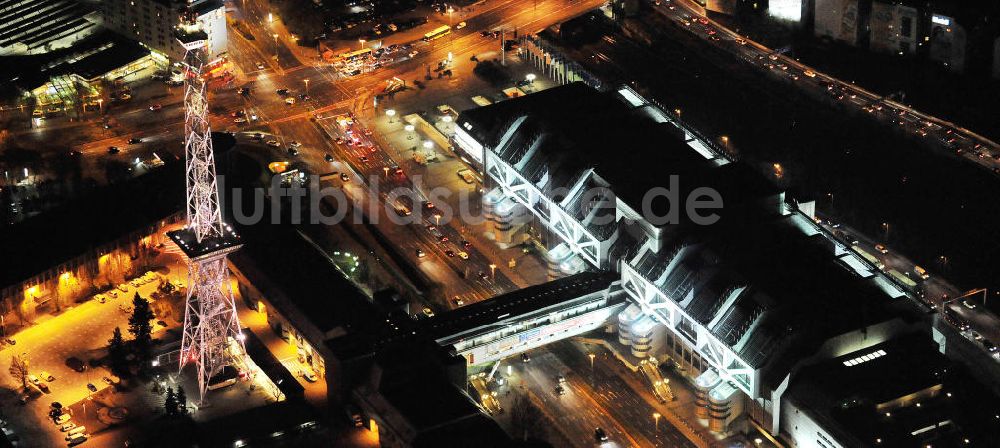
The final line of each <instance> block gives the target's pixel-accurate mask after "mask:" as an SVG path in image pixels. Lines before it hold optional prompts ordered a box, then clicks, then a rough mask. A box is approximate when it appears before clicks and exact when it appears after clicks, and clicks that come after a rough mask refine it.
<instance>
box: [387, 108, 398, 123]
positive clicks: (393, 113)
mask: <svg viewBox="0 0 1000 448" xmlns="http://www.w3.org/2000/svg"><path fill="white" fill-rule="evenodd" d="M385 116H387V117H389V124H392V123H393V121H392V119H393V117H395V116H396V109H387V110H386V111H385Z"/></svg>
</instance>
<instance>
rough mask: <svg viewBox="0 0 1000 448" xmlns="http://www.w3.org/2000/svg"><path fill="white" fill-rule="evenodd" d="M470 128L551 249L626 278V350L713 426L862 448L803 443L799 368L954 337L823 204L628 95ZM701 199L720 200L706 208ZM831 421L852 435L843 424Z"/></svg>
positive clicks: (512, 107)
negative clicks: (664, 374)
mask: <svg viewBox="0 0 1000 448" xmlns="http://www.w3.org/2000/svg"><path fill="white" fill-rule="evenodd" d="M458 125H459V126H460V127H461V128H462V129H464V130H465V131H464V132H467V133H468V137H469V138H468V139H462V140H458V143H459V144H460V145H462V144H467V143H468V141H467V140H473V141H475V142H476V143H477V144H476V145H468V147H466V148H463V149H464V150H465V151H468V152H473V151H478V150H479V148H483V149H482V156H481V159H482V160H483V161H484V172H485V173H486V175H487V181H486V183H485V185H486V187H487V188H488V189H492V191H491V193H492V194H495V195H503V196H505V197H508V198H511V199H512V200H514V201H516V202H518V203H519V204H520V205H521V206H522V207H524V208H525V209H526V210H527V211H529V212H530V215H531V216H532V217H533V219H534V220H535V221H536V222H537V223H539V224H540V225H542V226H544V227H546V228H548V229H549V230H550V231H551V232H552V233H553V235H554V236H555V237H557V239H558V240H560V241H561V242H560V243H559V244H557V245H555V249H554V250H566V251H568V252H571V253H572V257H573V258H576V259H579V260H581V261H583V262H585V263H587V264H589V265H590V266H591V268H593V269H599V270H604V271H613V272H617V273H618V275H619V276H620V279H619V280H618V281H617V282H615V283H614V284H613V285H612V288H620V289H621V290H622V291H624V292H625V294H626V295H627V298H628V301H629V302H631V305H630V306H629V307H628V308H626V309H625V311H622V312H620V313H617V314H616V316H617V323H618V331H619V337H618V340H619V342H621V343H622V344H623V345H625V346H627V347H628V349H629V350H630V352H631V353H630V354H631V355H633V356H636V357H643V356H646V355H651V356H654V357H655V359H658V360H670V364H671V365H674V366H676V367H677V368H678V369H679V370H680V371H681V372H682V373H684V374H685V375H686V376H687V378H688V379H689V380H690V381H691V382H692V383H693V385H694V387H695V388H696V389H697V394H698V396H699V400H698V405H699V406H700V407H701V409H700V410H699V412H700V415H702V416H703V417H704V418H705V419H706V420H707V421H708V425H709V428H710V429H711V430H713V431H717V432H734V431H735V432H747V433H754V434H755V435H754V437H758V435H759V437H766V438H772V439H778V438H782V439H785V440H797V443H799V444H801V445H799V446H827V447H834V446H837V447H840V446H854V445H850V444H840V443H834V442H831V443H826V442H825V439H822V438H821V440H824V444H823V445H818V444H813V443H811V442H812V440H811V439H810V440H805V439H802V438H803V437H804V435H803V434H804V433H802V432H801V431H802V430H801V429H797V428H796V424H795V423H796V420H795V418H794V417H791V415H795V414H794V410H792V411H791V412H792V414H789V410H790V409H791V407H792V406H793V405H792V404H790V401H789V399H790V397H792V395H790V394H789V390H790V387H791V385H794V384H797V382H799V381H803V380H804V377H802V376H801V375H800V373H799V371H800V370H801V369H804V368H806V367H807V366H812V365H816V364H822V363H827V362H831V360H833V361H835V362H837V363H841V362H844V361H848V360H852V359H854V358H858V357H861V358H865V359H868V358H870V354H871V353H872V352H875V351H877V350H878V349H879V347H880V345H881V344H886V343H888V342H890V341H893V340H896V339H899V338H904V337H908V335H912V334H922V336H921V337H922V338H923V339H924V340H926V341H930V340H932V339H934V340H938V339H941V338H942V337H943V336H942V332H940V331H937V330H931V328H930V321H931V319H930V318H927V317H926V316H925V313H926V312H927V310H926V309H925V308H924V305H922V304H921V303H920V302H919V301H918V300H917V299H916V297H915V296H914V295H913V293H912V291H910V292H908V291H907V289H906V287H905V285H900V284H898V282H896V281H894V280H893V279H892V278H891V277H888V276H886V275H885V273H883V272H882V271H880V270H879V268H878V267H877V266H873V265H871V264H870V263H866V261H865V259H864V258H862V256H861V255H860V254H858V253H856V252H854V251H853V250H851V248H850V247H849V246H848V245H847V243H845V242H844V241H841V240H840V239H838V238H837V237H836V236H835V235H833V234H832V233H830V232H828V231H826V230H824V229H823V228H822V227H820V226H819V225H817V224H816V221H815V217H814V216H812V212H811V210H812V207H809V206H808V204H798V203H797V202H796V201H792V200H788V199H786V198H785V195H784V193H783V192H782V191H780V190H779V189H777V188H776V187H775V186H773V185H771V184H770V183H769V182H767V181H766V180H765V178H764V177H763V176H762V175H760V174H758V173H756V172H754V171H753V170H752V169H751V168H750V167H748V166H747V165H745V164H742V163H740V162H738V161H734V160H732V159H730V158H728V157H726V156H725V155H724V154H725V153H724V151H723V149H722V148H720V147H718V145H717V144H715V143H713V141H712V140H711V139H706V138H705V137H704V136H702V135H701V134H700V133H699V132H698V131H697V130H695V129H692V128H691V127H689V126H688V125H686V124H685V123H683V122H681V121H680V119H679V118H678V117H676V116H674V115H672V114H671V113H670V112H669V111H666V110H664V109H663V108H661V107H659V106H658V105H656V104H655V103H653V102H651V101H649V100H646V99H645V98H642V97H641V96H639V95H638V94H637V93H636V92H634V91H633V90H631V89H630V88H628V87H622V88H619V89H617V90H614V91H608V92H597V91H594V90H592V89H590V88H588V87H586V86H584V85H582V84H580V83H575V84H570V85H567V86H563V87H560V88H556V89H551V90H547V91H544V92H539V93H535V94H532V95H528V96H526V97H524V98H518V99H514V100H509V101H505V102H502V103H497V104H494V105H490V106H486V107H482V108H478V109H473V110H471V111H466V112H463V113H462V114H461V115H460V116H459V119H458ZM609 129H613V130H614V132H607V130H609ZM639 160H641V162H638V161H639ZM693 197H697V198H698V201H699V203H700V204H709V203H715V204H716V205H717V207H713V208H712V210H711V214H706V213H698V212H697V210H695V209H694V208H692V205H691V203H690V202H689V203H687V204H685V203H684V198H689V199H690V198H693ZM713 197H714V199H715V200H713ZM703 218H710V219H709V220H708V221H703V220H702V219H703ZM442 317H447V315H445V316H442ZM953 345H956V346H961V345H962V344H959V343H956V344H953ZM955 350H956V349H955V348H952V349H950V352H949V353H953V352H955ZM819 424H820V425H822V427H823V428H824V429H823V433H822V434H824V436H823V437H826V439H828V440H831V441H835V440H841V438H840V437H839V436H836V435H834V434H835V433H836V432H837V431H839V429H838V424H837V423H836V422H824V421H821V422H820V423H819ZM799 427H800V428H802V425H799ZM971 432H972V431H971V430H970V433H971ZM813 433H815V432H813Z"/></svg>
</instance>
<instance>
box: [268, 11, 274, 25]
mask: <svg viewBox="0 0 1000 448" xmlns="http://www.w3.org/2000/svg"><path fill="white" fill-rule="evenodd" d="M272 23H274V14H271V13H267V24H268V25H270V24H272Z"/></svg>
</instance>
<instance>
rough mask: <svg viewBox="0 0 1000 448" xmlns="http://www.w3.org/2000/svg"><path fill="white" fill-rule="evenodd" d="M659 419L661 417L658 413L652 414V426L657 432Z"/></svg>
mask: <svg viewBox="0 0 1000 448" xmlns="http://www.w3.org/2000/svg"><path fill="white" fill-rule="evenodd" d="M660 417H662V415H660V413H659V412H654V413H653V421H654V422H655V423H654V425H655V428H656V430H657V431H659V430H660Z"/></svg>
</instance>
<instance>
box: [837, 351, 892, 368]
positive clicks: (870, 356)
mask: <svg viewBox="0 0 1000 448" xmlns="http://www.w3.org/2000/svg"><path fill="white" fill-rule="evenodd" d="M883 356H885V350H879V351H876V352H872V353H869V354H867V355H862V356H858V357H857V358H853V359H848V360H847V361H844V365H845V366H847V367H853V366H856V365H858V364H861V363H864V362H868V361H871V360H873V359H875V358H881V357H883Z"/></svg>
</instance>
